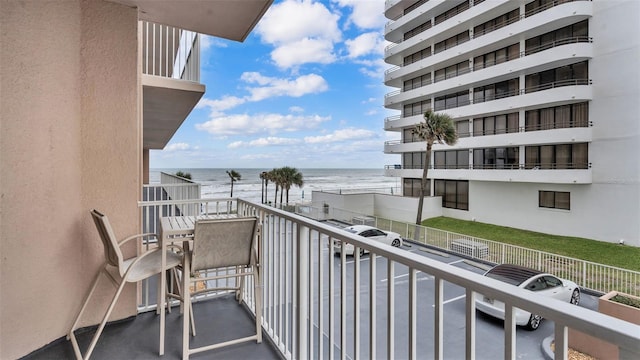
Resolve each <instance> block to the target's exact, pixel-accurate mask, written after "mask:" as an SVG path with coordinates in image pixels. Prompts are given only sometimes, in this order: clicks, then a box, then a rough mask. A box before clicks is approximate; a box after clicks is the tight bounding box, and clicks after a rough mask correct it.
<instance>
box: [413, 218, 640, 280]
mask: <svg viewBox="0 0 640 360" xmlns="http://www.w3.org/2000/svg"><path fill="white" fill-rule="evenodd" d="M422 224H423V225H424V226H428V227H432V228H436V229H441V230H447V231H451V232H456V233H459V234H464V235H470V236H475V237H478V238H482V239H486V240H493V241H498V242H501V243H507V244H512V245H517V246H522V247H525V248H529V249H535V250H540V251H546V252H549V253H554V254H558V255H564V256H569V257H573V258H577V259H582V260H587V261H592V262H595V263H599V264H605V265H610V266H615V267H619V268H623V269H629V270H634V271H640V247H634V246H626V245H618V244H612V243H607V242H602V241H597V240H590V239H584V238H578V237H569V236H558V235H549V234H543V233H538V232H533V231H527V230H520V229H514V228H510V227H504V226H497V225H491V224H484V223H479V222H474V221H465V220H457V219H452V218H447V217H437V218H432V219H428V220H425V221H423V222H422Z"/></svg>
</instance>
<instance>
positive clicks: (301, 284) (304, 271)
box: [295, 226, 309, 359]
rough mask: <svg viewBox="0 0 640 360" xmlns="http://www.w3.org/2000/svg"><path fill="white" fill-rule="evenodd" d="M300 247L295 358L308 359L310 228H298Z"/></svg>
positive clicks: (298, 253)
mask: <svg viewBox="0 0 640 360" xmlns="http://www.w3.org/2000/svg"><path fill="white" fill-rule="evenodd" d="M297 238H298V244H297V245H298V246H297V247H296V256H297V262H296V285H297V286H296V287H297V291H296V299H297V301H296V302H297V305H298V308H297V309H296V321H295V324H296V327H297V328H296V344H297V345H298V347H297V349H296V350H297V353H296V354H295V357H296V358H297V359H306V358H308V357H309V352H308V349H307V342H308V334H307V329H308V326H307V322H308V321H309V309H308V307H307V305H308V304H309V299H308V296H307V295H308V293H309V283H308V281H307V280H308V278H309V274H308V272H309V259H308V256H309V250H308V247H309V228H308V227H306V226H298V236H297Z"/></svg>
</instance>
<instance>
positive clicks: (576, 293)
mask: <svg viewBox="0 0 640 360" xmlns="http://www.w3.org/2000/svg"><path fill="white" fill-rule="evenodd" d="M569 302H570V303H572V304H573V305H578V304H580V290H578V289H575V290H573V293H571V300H569Z"/></svg>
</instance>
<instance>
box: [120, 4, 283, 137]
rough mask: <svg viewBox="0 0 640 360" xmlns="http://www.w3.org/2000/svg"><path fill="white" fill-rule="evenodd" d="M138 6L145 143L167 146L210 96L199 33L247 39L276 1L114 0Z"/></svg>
mask: <svg viewBox="0 0 640 360" xmlns="http://www.w3.org/2000/svg"><path fill="white" fill-rule="evenodd" d="M108 1H111V2H115V3H119V4H123V5H126V6H130V7H134V8H138V14H139V19H140V20H141V21H140V28H141V31H140V32H141V34H142V35H141V36H142V39H141V41H142V54H141V62H142V64H143V65H142V72H143V74H142V88H143V119H144V120H143V122H144V129H143V148H144V149H162V148H164V146H165V145H166V144H167V143H168V142H169V140H170V139H171V137H172V136H173V134H174V133H175V132H176V131H177V129H178V128H179V127H180V125H181V124H182V122H183V121H184V120H185V119H186V118H187V116H188V115H189V113H190V112H191V110H193V108H194V107H195V106H196V104H197V103H198V101H199V100H200V98H201V97H202V96H203V95H204V92H205V86H204V85H203V84H201V83H200V41H199V35H198V34H206V35H211V36H216V37H221V38H225V39H229V40H235V41H244V39H245V38H246V37H247V36H248V35H249V33H250V32H251V30H252V29H253V28H254V27H255V25H256V24H257V22H258V20H259V19H260V18H261V17H262V15H263V14H264V13H265V12H266V10H267V9H268V8H269V6H270V5H271V3H272V2H273V0H252V1H199V0H184V1H148V0H108Z"/></svg>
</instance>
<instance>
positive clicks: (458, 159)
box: [433, 149, 469, 169]
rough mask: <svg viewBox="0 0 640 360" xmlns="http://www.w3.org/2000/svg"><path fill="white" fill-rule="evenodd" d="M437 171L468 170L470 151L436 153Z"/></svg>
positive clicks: (435, 166)
mask: <svg viewBox="0 0 640 360" xmlns="http://www.w3.org/2000/svg"><path fill="white" fill-rule="evenodd" d="M433 157H434V160H433V161H434V162H435V164H434V168H435V169H468V168H469V150H467V149H465V150H447V151H434V156H433Z"/></svg>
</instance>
